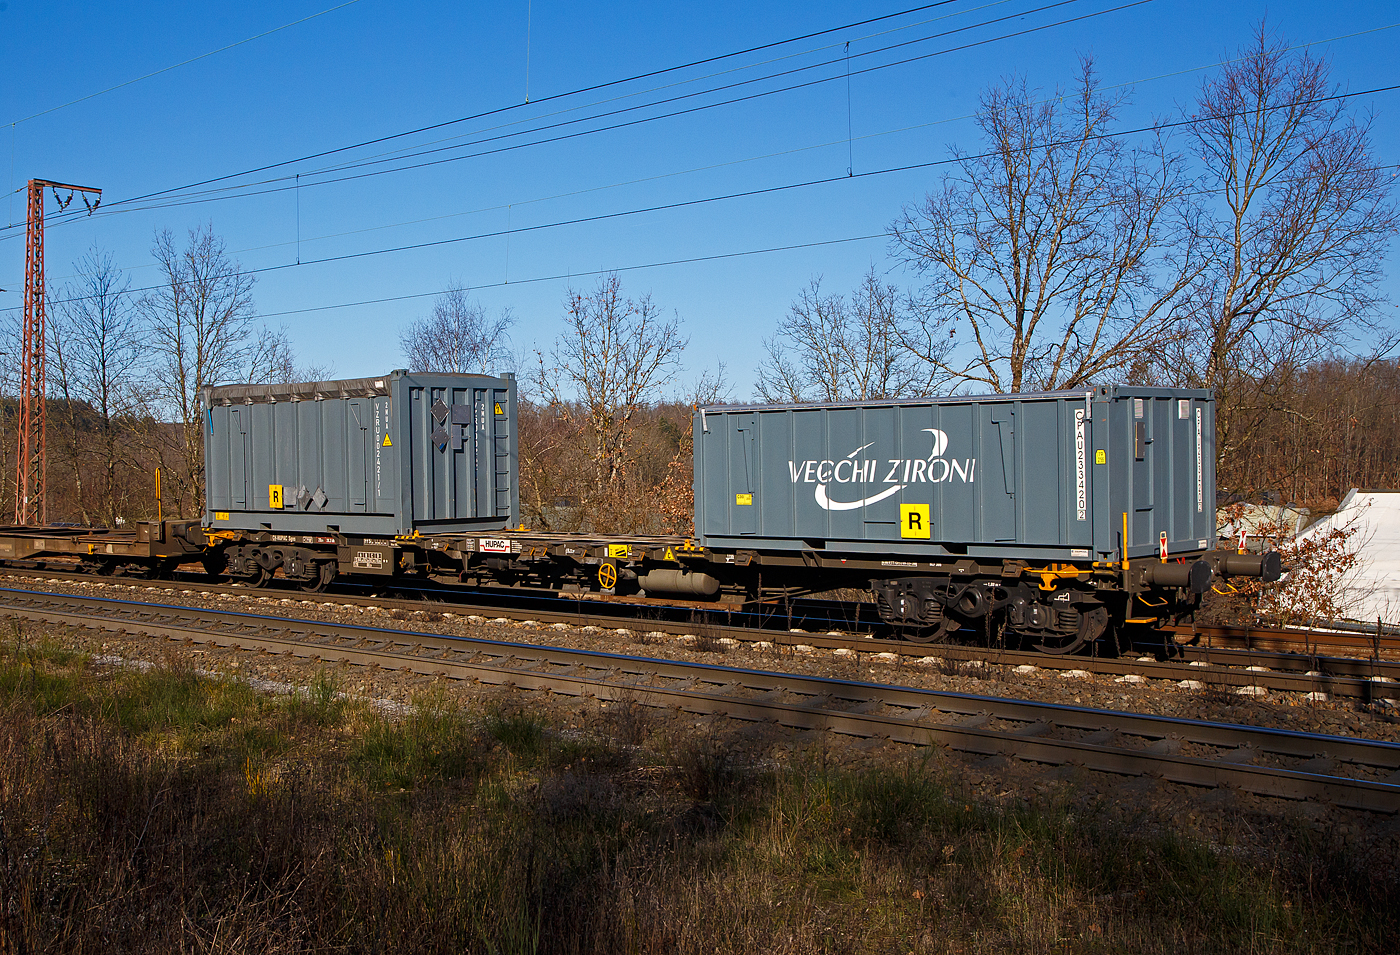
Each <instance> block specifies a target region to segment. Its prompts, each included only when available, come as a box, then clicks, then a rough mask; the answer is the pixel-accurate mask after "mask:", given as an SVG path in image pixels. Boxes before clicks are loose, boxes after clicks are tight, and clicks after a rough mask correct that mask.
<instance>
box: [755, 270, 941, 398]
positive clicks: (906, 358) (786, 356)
mask: <svg viewBox="0 0 1400 955" xmlns="http://www.w3.org/2000/svg"><path fill="white" fill-rule="evenodd" d="M908 325H909V314H908V311H907V309H906V308H905V305H904V297H903V296H902V295H901V294H900V292H899V290H898V289H897V288H895V287H894V286H893V285H887V284H885V283H882V282H881V281H880V279H879V276H877V275H876V274H875V269H874V268H873V267H872V268H871V269H870V271H869V272H867V273H866V275H865V278H864V279H862V281H861V284H860V286H859V287H858V288H857V289H856V291H855V292H854V294H852V295H851V298H850V300H849V301H847V299H846V298H845V297H844V296H841V295H834V294H832V295H828V294H824V293H823V292H822V289H821V279H820V278H815V279H813V280H812V283H811V284H810V285H809V286H808V287H807V288H805V289H803V290H802V292H801V294H800V295H799V296H798V298H797V301H795V302H793V303H792V306H791V308H790V309H789V310H788V314H787V315H786V316H784V317H783V318H782V319H781V320H780V321H779V322H778V332H777V334H776V335H774V336H773V337H772V338H770V339H768V340H767V341H765V342H764V343H763V347H764V349H765V350H766V351H767V353H768V357H767V359H766V360H764V361H763V362H762V363H761V364H760V365H759V367H758V382H757V384H756V386H755V388H756V390H757V392H758V395H759V397H760V398H762V399H763V400H764V401H770V402H779V401H863V400H866V399H869V398H902V397H910V396H913V395H922V394H927V393H928V392H929V391H930V390H931V389H932V387H933V384H934V380H933V369H934V365H933V364H932V363H931V362H929V361H926V360H923V359H921V358H920V357H919V356H918V355H916V354H915V353H914V352H913V351H911V350H910V349H909V348H907V347H905V344H904V341H903V337H904V334H908V333H910V332H911V330H910V329H908V327H907V326H908ZM902 333H903V334H902ZM944 350H945V351H946V347H945V349H944ZM938 357H940V358H942V357H943V355H942V354H939V356H938Z"/></svg>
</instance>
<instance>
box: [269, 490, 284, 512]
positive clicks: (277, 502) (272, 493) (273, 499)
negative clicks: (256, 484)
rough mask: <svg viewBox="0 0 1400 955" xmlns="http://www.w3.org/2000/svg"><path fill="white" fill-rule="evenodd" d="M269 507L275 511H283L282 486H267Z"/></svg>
mask: <svg viewBox="0 0 1400 955" xmlns="http://www.w3.org/2000/svg"><path fill="white" fill-rule="evenodd" d="M267 506H268V507H269V508H271V509H272V510H274V511H280V510H281V509H282V485H280V484H269V485H268V486H267Z"/></svg>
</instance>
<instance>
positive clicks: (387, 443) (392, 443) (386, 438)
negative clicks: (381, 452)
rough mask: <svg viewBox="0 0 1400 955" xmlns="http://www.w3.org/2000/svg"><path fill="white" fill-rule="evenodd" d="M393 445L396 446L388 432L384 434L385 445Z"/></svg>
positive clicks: (390, 446) (388, 446) (387, 446)
mask: <svg viewBox="0 0 1400 955" xmlns="http://www.w3.org/2000/svg"><path fill="white" fill-rule="evenodd" d="M393 446H394V442H392V441H390V440H389V436H388V435H387V434H386V435H384V447H386V448H392V447H393Z"/></svg>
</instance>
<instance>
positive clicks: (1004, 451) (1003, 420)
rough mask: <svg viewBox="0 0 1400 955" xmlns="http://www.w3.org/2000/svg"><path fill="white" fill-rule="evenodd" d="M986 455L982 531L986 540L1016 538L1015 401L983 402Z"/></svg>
mask: <svg viewBox="0 0 1400 955" xmlns="http://www.w3.org/2000/svg"><path fill="white" fill-rule="evenodd" d="M982 414H983V419H982V440H981V442H980V444H981V447H982V449H983V451H982V453H983V456H984V457H986V458H987V468H986V470H984V471H983V472H982V474H983V480H982V481H981V482H980V488H981V494H982V515H981V516H982V532H981V534H980V535H979V536H980V539H981V540H982V541H984V542H986V543H995V542H1004V541H1014V540H1015V539H1016V410H1015V407H1014V406H1013V405H1011V404H1009V403H1008V404H984V405H983V406H982Z"/></svg>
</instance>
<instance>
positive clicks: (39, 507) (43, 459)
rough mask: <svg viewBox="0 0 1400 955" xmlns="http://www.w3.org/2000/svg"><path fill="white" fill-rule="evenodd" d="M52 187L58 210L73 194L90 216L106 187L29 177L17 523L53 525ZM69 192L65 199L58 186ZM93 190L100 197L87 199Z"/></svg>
mask: <svg viewBox="0 0 1400 955" xmlns="http://www.w3.org/2000/svg"><path fill="white" fill-rule="evenodd" d="M45 188H52V189H53V191H54V199H55V200H56V201H57V202H58V204H59V209H66V208H67V207H68V203H70V202H72V201H73V194H74V193H82V194H83V203H84V204H85V205H86V206H87V207H88V214H89V215H91V214H92V212H93V210H94V209H96V208H97V206H98V203H100V202H101V201H102V190H101V189H96V188H94V187H92V186H74V185H70V184H68V183H64V182H50V181H49V180H47V179H31V180H29V226H28V230H27V232H26V234H25V246H24V342H23V350H22V351H21V354H20V385H19V455H18V457H17V458H16V463H15V523H16V524H46V523H48V518H49V515H48V473H47V471H48V453H47V452H48V449H47V447H46V444H45V442H46V441H47V438H48V420H47V419H48V415H47V409H46V406H45V404H44V396H45V392H46V390H47V384H46V381H45V377H46V375H47V372H48V357H47V355H46V354H45V343H46V342H47V340H48V339H47V337H46V335H47V329H46V328H45V317H46V316H45V314H44V189H45ZM60 189H65V190H67V191H68V197H67V198H66V199H64V198H60V197H59V195H58V190H60ZM88 193H92V194H93V195H94V196H95V197H96V198H95V199H94V200H91V201H90V200H89V199H88Z"/></svg>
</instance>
